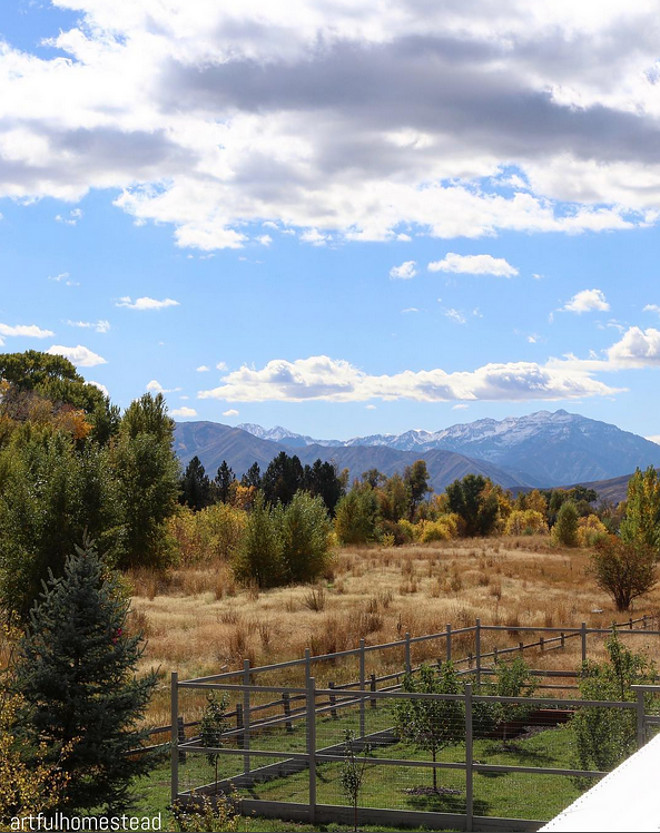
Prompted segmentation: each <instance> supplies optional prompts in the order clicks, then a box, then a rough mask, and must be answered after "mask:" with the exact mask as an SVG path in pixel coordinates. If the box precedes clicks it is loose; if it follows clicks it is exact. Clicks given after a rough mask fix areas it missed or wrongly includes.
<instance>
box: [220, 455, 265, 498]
mask: <svg viewBox="0 0 660 833" xmlns="http://www.w3.org/2000/svg"><path fill="white" fill-rule="evenodd" d="M255 465H257V464H256V463H255ZM258 469H259V467H258V466H257V471H258ZM235 482H236V475H235V474H234V471H233V469H232V468H231V466H229V465H227V461H226V460H223V461H222V463H220V466H219V468H218V473H217V474H216V476H215V480H214V481H213V487H214V492H215V494H216V496H217V499H218V500H219V501H220V502H221V503H227V502H228V501H229V497H230V495H231V487H232V485H233V484H234V483H235Z"/></svg>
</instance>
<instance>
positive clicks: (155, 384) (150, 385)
mask: <svg viewBox="0 0 660 833" xmlns="http://www.w3.org/2000/svg"><path fill="white" fill-rule="evenodd" d="M146 389H147V391H148V392H149V393H176V391H179V390H181V388H164V387H163V386H162V385H161V383H160V382H159V381H158V379H152V380H151V381H150V382H147V388H146Z"/></svg>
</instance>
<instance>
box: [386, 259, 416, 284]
mask: <svg viewBox="0 0 660 833" xmlns="http://www.w3.org/2000/svg"><path fill="white" fill-rule="evenodd" d="M416 265H417V264H416V263H415V261H414V260H406V261H404V263H402V264H401V265H400V266H393V267H392V268H391V269H390V278H392V279H393V280H402V281H409V280H410V279H411V278H414V277H415V275H416V274H417V269H416V268H415V267H416Z"/></svg>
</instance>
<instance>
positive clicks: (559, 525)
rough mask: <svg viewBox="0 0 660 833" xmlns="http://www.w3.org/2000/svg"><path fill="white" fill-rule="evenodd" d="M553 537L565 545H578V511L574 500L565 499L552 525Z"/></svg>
mask: <svg viewBox="0 0 660 833" xmlns="http://www.w3.org/2000/svg"><path fill="white" fill-rule="evenodd" d="M552 538H553V540H554V541H555V542H556V543H557V544H561V545H562V546H563V547H577V545H578V512H577V509H576V508H575V504H574V503H573V501H572V500H565V501H564V502H563V503H562V505H561V507H560V509H559V512H558V513H557V520H556V521H555V525H554V526H553V527H552Z"/></svg>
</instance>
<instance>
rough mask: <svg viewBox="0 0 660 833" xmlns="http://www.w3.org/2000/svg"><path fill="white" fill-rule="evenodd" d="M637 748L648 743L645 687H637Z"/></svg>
mask: <svg viewBox="0 0 660 833" xmlns="http://www.w3.org/2000/svg"><path fill="white" fill-rule="evenodd" d="M633 688H635V689H636V693H637V748H638V749H641V748H642V746H644V744H645V743H646V725H645V722H644V689H642V688H637V686H633Z"/></svg>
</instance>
